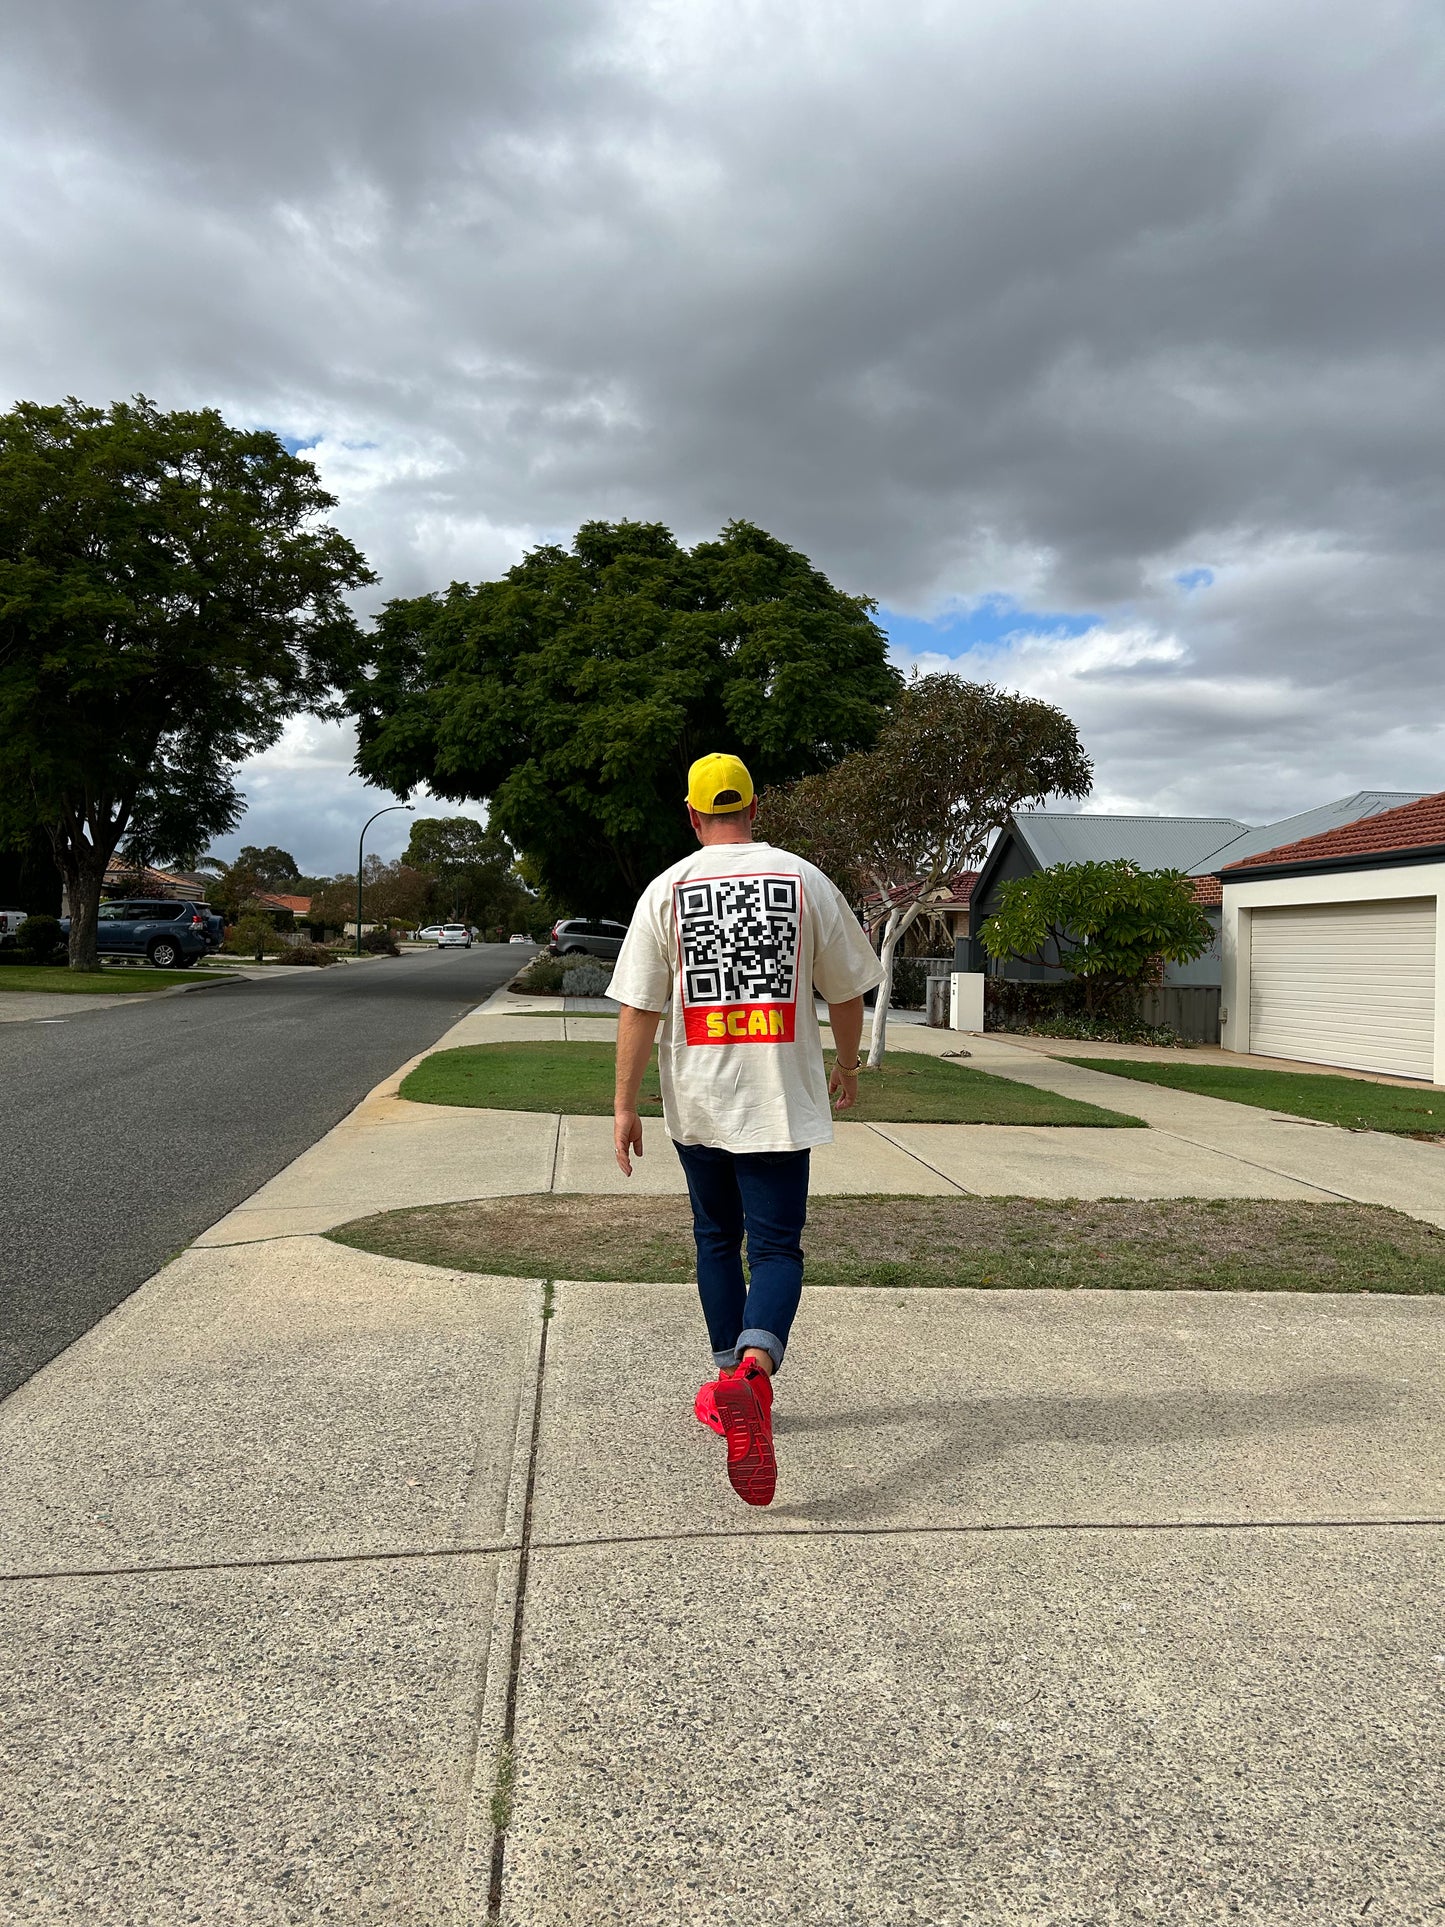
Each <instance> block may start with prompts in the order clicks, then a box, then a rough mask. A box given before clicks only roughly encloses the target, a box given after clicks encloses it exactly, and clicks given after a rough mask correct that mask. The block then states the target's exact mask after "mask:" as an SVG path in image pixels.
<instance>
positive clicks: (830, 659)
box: [353, 522, 899, 916]
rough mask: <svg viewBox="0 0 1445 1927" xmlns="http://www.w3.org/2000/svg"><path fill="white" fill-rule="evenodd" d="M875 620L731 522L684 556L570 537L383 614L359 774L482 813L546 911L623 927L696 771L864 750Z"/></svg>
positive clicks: (636, 541)
mask: <svg viewBox="0 0 1445 1927" xmlns="http://www.w3.org/2000/svg"><path fill="white" fill-rule="evenodd" d="M872 608H873V604H872V603H871V602H869V601H868V600H867V599H866V598H865V597H861V596H851V595H847V594H845V593H844V592H843V591H842V590H840V589H837V588H835V587H834V586H833V584H832V583H831V582H829V581H828V579H827V577H826V576H824V575H823V574H822V573H821V571H819V570H817V569H815V568H814V567H813V566H812V564H811V563H810V562H809V561H808V559H807V557H806V556H804V555H801V554H799V553H798V551H797V550H796V549H791V548H789V547H788V546H787V545H786V544H785V543H783V542H780V541H778V540H777V539H776V538H775V537H773V536H771V535H769V534H767V533H766V532H765V531H764V530H762V529H759V528H756V527H754V526H753V525H752V524H751V523H748V522H732V523H730V524H729V525H728V526H727V527H726V528H725V529H724V530H723V532H722V534H721V535H720V536H719V537H718V538H717V539H716V540H715V541H711V542H700V543H698V544H697V546H696V547H695V548H693V549H691V550H689V549H686V548H683V547H682V546H680V545H679V543H678V542H677V541H676V540H675V539H674V537H673V536H672V534H671V533H670V532H669V531H668V530H667V529H666V528H664V527H662V526H661V524H659V523H643V522H621V523H608V522H588V523H585V524H584V525H583V526H582V527H581V528H580V529H579V530H578V532H577V535H576V537H575V538H574V540H573V543H572V546H571V548H570V549H563V548H560V547H555V546H549V547H545V548H539V549H536V550H534V551H533V552H532V553H531V554H530V555H528V556H527V557H526V558H525V559H524V560H523V561H522V562H520V563H518V564H517V566H516V567H515V568H513V569H509V570H508V571H507V573H506V575H505V576H504V577H502V579H501V580H500V581H496V582H483V583H480V584H478V585H476V586H475V587H471V586H468V585H467V584H465V583H453V584H452V586H451V588H450V589H449V590H448V591H447V592H446V593H445V594H444V595H427V596H418V597H413V598H410V599H407V600H401V601H393V602H390V603H388V604H387V606H386V608H385V609H384V611H383V612H382V615H381V618H380V622H379V625H378V632H379V634H378V639H379V654H378V658H377V662H376V668H375V673H374V674H373V675H370V676H368V677H366V678H360V679H358V681H357V684H356V686H355V689H354V692H353V705H354V708H355V711H356V714H357V718H358V722H359V731H360V749H359V753H358V758H357V767H358V769H359V770H360V771H361V773H362V774H363V775H364V776H366V777H367V778H369V779H370V780H371V781H373V782H376V783H378V784H380V785H384V786H385V787H387V788H388V789H391V790H393V791H395V793H396V794H398V795H405V794H406V793H407V792H408V791H409V790H411V789H413V788H415V787H416V786H417V785H418V784H419V783H423V782H425V783H426V784H427V785H429V787H430V788H431V790H432V792H433V794H434V795H437V796H443V797H448V798H451V799H453V800H456V801H461V800H463V799H466V798H475V799H480V798H485V799H488V800H489V803H490V819H491V822H492V824H493V825H494V826H495V827H496V829H497V830H498V831H499V832H500V833H501V834H502V835H503V836H505V837H506V838H507V840H508V841H509V842H510V843H511V845H512V846H513V848H515V849H516V850H518V851H519V852H520V853H521V854H522V856H523V857H524V858H525V859H526V860H527V863H528V868H529V874H531V875H533V876H534V877H535V879H536V881H537V882H538V883H539V884H540V885H541V886H542V887H544V888H545V889H546V891H547V892H548V894H549V895H551V896H552V897H554V898H555V899H556V900H557V901H558V902H559V903H561V904H565V905H566V906H567V907H568V908H569V909H572V910H576V911H582V912H601V913H610V914H613V915H623V916H625V915H627V914H628V913H629V912H630V911H631V909H632V905H633V903H634V902H635V901H636V898H637V896H638V894H639V892H640V891H641V890H642V888H643V887H644V885H645V884H646V883H647V882H648V881H649V879H650V878H651V877H652V876H654V875H655V874H656V873H657V872H658V871H659V870H661V869H664V868H665V867H666V866H667V865H668V864H669V863H672V862H674V861H675V860H676V859H677V858H678V857H679V856H682V855H684V854H685V853H686V851H687V850H688V849H689V848H690V847H692V846H691V839H690V836H689V832H688V827H687V817H686V812H685V809H684V807H683V796H684V792H685V789H686V775H687V768H688V765H689V764H690V763H691V762H692V761H693V760H694V759H695V758H696V757H698V756H700V755H703V754H705V753H706V752H707V751H709V750H714V749H730V750H733V751H735V752H736V753H737V754H739V755H741V756H742V757H743V758H744V759H745V760H746V761H747V762H748V764H749V766H750V767H751V769H752V772H753V776H754V780H755V782H757V783H758V784H759V785H760V786H761V785H762V784H765V783H781V782H787V781H789V780H791V779H793V778H796V777H800V776H803V775H806V774H808V773H809V772H810V771H815V770H820V769H825V768H826V767H827V766H828V765H829V764H831V763H834V762H836V761H837V760H838V759H839V757H841V756H844V755H846V754H847V753H848V752H849V751H851V750H855V749H858V748H862V747H866V746H867V745H869V744H871V743H872V742H873V740H874V738H875V736H876V734H877V730H878V724H879V711H880V707H881V706H885V705H887V704H888V703H889V702H891V701H892V699H893V697H894V696H895V695H896V694H897V691H898V687H899V678H898V675H897V673H896V671H894V670H893V669H892V668H891V667H890V666H889V663H888V661H887V656H886V640H885V638H884V636H883V634H882V632H881V631H880V630H879V629H878V627H877V625H876V624H875V623H874V622H873V619H872Z"/></svg>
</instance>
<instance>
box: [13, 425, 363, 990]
mask: <svg viewBox="0 0 1445 1927" xmlns="http://www.w3.org/2000/svg"><path fill="white" fill-rule="evenodd" d="M334 505H335V504H334V498H333V497H332V496H330V495H328V494H327V493H326V492H325V490H324V489H323V488H322V487H321V484H320V482H319V481H318V479H317V475H316V471H315V469H314V468H312V467H311V465H310V464H309V463H307V462H305V461H302V460H299V459H298V458H297V457H295V456H293V455H290V454H288V453H287V451H286V449H285V448H284V447H283V445H282V443H281V442H280V441H279V440H278V439H277V437H276V436H275V435H272V434H270V433H268V432H265V431H262V430H250V431H246V430H240V429H235V428H231V427H229V426H228V425H227V424H226V422H225V421H224V420H223V419H222V417H221V416H220V414H219V413H217V412H216V410H214V409H205V410H180V411H177V412H174V413H169V414H167V413H163V412H162V411H161V410H159V409H158V408H157V407H156V406H155V404H154V403H153V402H150V401H148V400H146V398H145V397H144V396H139V397H137V398H136V399H135V400H134V401H133V402H118V403H116V404H114V406H112V407H110V408H108V409H100V408H93V407H88V406H86V405H84V404H82V403H81V402H78V401H76V400H74V399H71V400H68V401H65V402H63V403H60V404H57V405H55V406H42V405H40V404H38V403H34V402H22V403H20V404H19V405H18V406H17V407H15V408H13V409H11V410H10V412H9V413H8V414H5V415H0V742H3V744H4V750H5V753H4V757H3V759H0V838H4V839H14V838H17V837H21V836H23V835H24V834H25V833H26V832H27V831H29V830H30V829H31V828H32V827H33V826H34V825H36V824H39V825H41V826H43V827H44V829H45V831H46V833H47V834H48V836H49V838H50V842H51V847H52V849H53V851H54V854H55V859H56V862H57V864H58V866H59V868H60V870H61V873H62V875H63V877H64V878H65V881H66V885H67V889H68V893H69V897H70V906H71V943H70V955H71V963H72V965H73V966H75V967H77V968H87V967H92V966H93V964H94V961H95V913H96V908H97V906H98V903H99V898H100V888H101V879H102V876H103V874H104V870H105V866H106V864H107V862H108V861H109V860H110V858H111V856H112V854H113V853H114V851H115V849H116V847H117V845H118V844H119V843H120V841H121V839H122V838H123V837H129V839H130V842H131V847H132V848H134V849H135V850H137V851H143V852H144V853H145V855H146V857H147V858H148V859H150V860H157V859H160V860H165V859H173V858H177V857H179V858H182V859H185V858H188V857H190V856H191V855H193V853H194V852H195V851H197V850H199V849H203V848H204V847H205V845H206V843H207V842H208V841H209V840H210V839H211V838H212V837H213V836H217V835H221V834H224V833H225V832H226V831H228V830H230V829H231V828H233V827H234V825H235V823H236V822H237V820H238V819H239V815H240V808H241V799H240V797H239V796H238V794H237V792H236V788H235V783H234V780H233V776H234V771H235V768H236V765H237V764H238V763H240V762H241V761H242V760H243V759H244V758H246V757H248V756H251V755H254V754H255V753H256V752H257V751H258V750H261V749H264V748H265V747H266V746H267V745H268V744H270V743H272V742H274V741H275V739H276V737H277V736H278V735H279V734H280V731H281V728H282V725H283V724H284V722H285V721H286V719H287V717H288V716H291V715H294V714H296V713H297V712H298V711H302V710H311V711H315V712H317V713H320V714H328V713H336V696H337V692H338V690H339V689H340V688H342V687H343V686H351V685H353V684H354V683H355V682H356V680H357V678H358V676H359V675H360V674H361V672H362V669H363V667H364V664H365V662H366V660H367V654H368V644H367V642H366V640H365V639H364V638H363V637H362V635H361V632H360V630H359V628H358V626H357V623H356V621H355V618H354V617H353V615H352V612H351V610H350V608H349V606H348V604H347V602H346V600H345V596H346V592H347V591H348V590H351V589H355V588H357V587H359V586H360V585H361V584H363V583H367V582H370V581H372V580H373V579H374V578H373V576H372V574H371V572H370V570H369V569H368V568H367V566H366V563H365V561H364V560H363V558H362V557H361V556H360V555H359V554H358V552H357V551H356V550H355V549H354V548H353V547H352V545H351V544H350V543H349V542H348V541H346V540H345V538H344V537H343V536H341V535H340V534H338V533H337V531H336V530H335V529H334V528H331V527H330V526H328V525H327V524H326V523H325V522H324V521H323V520H322V519H321V518H322V515H323V512H324V511H325V510H327V509H330V508H332V507H334Z"/></svg>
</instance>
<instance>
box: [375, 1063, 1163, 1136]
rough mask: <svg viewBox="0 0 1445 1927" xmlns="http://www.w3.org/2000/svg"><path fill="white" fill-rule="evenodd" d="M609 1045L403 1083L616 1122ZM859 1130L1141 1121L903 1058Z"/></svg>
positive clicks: (460, 1066) (414, 1091)
mask: <svg viewBox="0 0 1445 1927" xmlns="http://www.w3.org/2000/svg"><path fill="white" fill-rule="evenodd" d="M615 1056H616V1052H615V1049H614V1046H613V1045H611V1044H601V1043H599V1044H549V1043H540V1044H539V1043H526V1044H469V1045H465V1046H463V1048H461V1049H460V1050H445V1051H436V1052H434V1053H433V1054H432V1055H431V1056H430V1057H425V1058H423V1059H422V1061H421V1063H420V1064H418V1065H417V1067H416V1069H415V1070H414V1071H412V1072H411V1074H410V1075H409V1076H408V1077H407V1078H406V1079H405V1080H404V1081H403V1083H402V1086H401V1095H402V1096H403V1097H406V1098H410V1099H411V1100H412V1102H413V1103H417V1104H466V1105H475V1106H477V1107H478V1108H479V1109H483V1110H496V1111H561V1112H564V1113H566V1114H568V1115H571V1116H574V1117H610V1116H611V1115H612V1081H613V1063H614V1060H615ZM638 1109H639V1110H640V1111H641V1114H642V1115H643V1116H644V1117H661V1115H662V1105H661V1103H660V1101H659V1098H658V1087H657V1060H656V1058H655V1057H654V1059H653V1061H652V1063H651V1064H650V1065H649V1067H648V1071H647V1075H646V1077H645V1078H644V1079H643V1084H642V1101H641V1103H640V1104H639V1106H638ZM844 1115H845V1119H846V1120H847V1121H852V1122H857V1123H862V1124H869V1123H874V1124H910V1123H912V1124H918V1123H930V1124H1088V1125H1110V1126H1113V1125H1132V1126H1141V1123H1142V1121H1141V1120H1140V1119H1139V1118H1137V1117H1126V1116H1125V1115H1123V1113H1121V1112H1119V1111H1105V1110H1101V1109H1100V1108H1099V1107H1098V1105H1096V1104H1082V1103H1080V1102H1079V1101H1078V1099H1076V1098H1072V1097H1058V1096H1056V1095H1055V1094H1054V1093H1053V1092H1052V1091H1038V1090H1035V1089H1033V1087H1032V1086H1031V1085H1028V1084H1019V1083H1014V1082H1012V1081H1010V1080H1009V1079H1007V1078H1003V1077H990V1076H988V1075H987V1074H986V1073H985V1072H983V1071H975V1070H968V1069H966V1068H965V1067H964V1066H963V1065H959V1064H945V1063H940V1062H939V1061H938V1059H936V1058H932V1057H918V1056H912V1055H909V1054H903V1053H900V1054H899V1055H897V1056H895V1057H893V1058H890V1059H889V1060H888V1061H887V1062H886V1063H885V1064H884V1065H883V1066H882V1068H881V1069H879V1070H876V1071H864V1073H863V1074H862V1076H861V1078H860V1079H859V1086H858V1105H857V1108H856V1109H854V1110H851V1111H848V1112H846V1113H845V1114H844Z"/></svg>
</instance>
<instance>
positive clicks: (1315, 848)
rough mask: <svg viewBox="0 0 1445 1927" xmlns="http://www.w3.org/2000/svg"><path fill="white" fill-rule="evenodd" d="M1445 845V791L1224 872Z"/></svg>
mask: <svg viewBox="0 0 1445 1927" xmlns="http://www.w3.org/2000/svg"><path fill="white" fill-rule="evenodd" d="M1435 843H1441V844H1445V790H1440V791H1437V793H1436V794H1435V795H1434V796H1422V797H1421V798H1420V800H1419V802H1418V803H1406V804H1405V805H1404V806H1403V808H1401V809H1398V810H1385V811H1384V812H1383V813H1382V814H1381V815H1379V816H1366V817H1363V818H1362V819H1361V820H1360V821H1359V822H1358V823H1346V824H1343V825H1342V826H1341V827H1340V828H1339V829H1338V830H1326V831H1325V832H1324V834H1323V835H1322V836H1306V837H1301V838H1300V839H1299V841H1298V842H1295V843H1281V844H1279V845H1278V846H1277V847H1276V848H1275V849H1273V850H1259V851H1256V853H1255V854H1254V855H1253V856H1247V857H1245V858H1243V860H1242V861H1241V862H1239V863H1231V864H1229V865H1227V866H1226V867H1225V868H1224V869H1223V870H1221V871H1220V875H1221V876H1222V877H1223V878H1225V879H1226V880H1228V879H1229V878H1231V877H1237V876H1238V875H1239V874H1240V872H1241V871H1242V870H1252V869H1256V868H1258V867H1259V866H1260V865H1263V864H1271V865H1272V864H1276V863H1319V864H1321V865H1324V864H1327V863H1329V862H1331V861H1332V860H1336V859H1338V858H1341V857H1351V856H1383V855H1386V854H1388V853H1390V852H1391V851H1394V850H1400V851H1405V850H1418V849H1420V848H1422V847H1428V846H1429V845H1431V844H1435Z"/></svg>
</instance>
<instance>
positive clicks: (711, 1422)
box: [692, 1365, 737, 1438]
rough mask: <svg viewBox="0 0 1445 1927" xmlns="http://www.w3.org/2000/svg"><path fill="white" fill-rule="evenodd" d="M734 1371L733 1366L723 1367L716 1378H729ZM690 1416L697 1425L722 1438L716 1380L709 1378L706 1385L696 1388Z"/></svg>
mask: <svg viewBox="0 0 1445 1927" xmlns="http://www.w3.org/2000/svg"><path fill="white" fill-rule="evenodd" d="M736 1369H737V1367H736V1366H734V1365H723V1366H721V1367H720V1368H719V1370H718V1378H731V1377H732V1375H733V1373H734V1371H735V1370H736ZM692 1415H693V1417H694V1418H695V1419H696V1420H697V1422H698V1424H699V1425H705V1426H706V1427H707V1428H708V1430H709V1431H710V1432H716V1433H717V1435H718V1437H719V1438H721V1437H722V1436H723V1422H722V1416H721V1414H720V1413H719V1411H718V1409H717V1383H716V1380H714V1379H711V1378H710V1379H708V1381H707V1382H706V1384H704V1385H699V1386H698V1388H697V1397H696V1398H695V1399H694V1400H693V1401H692Z"/></svg>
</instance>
